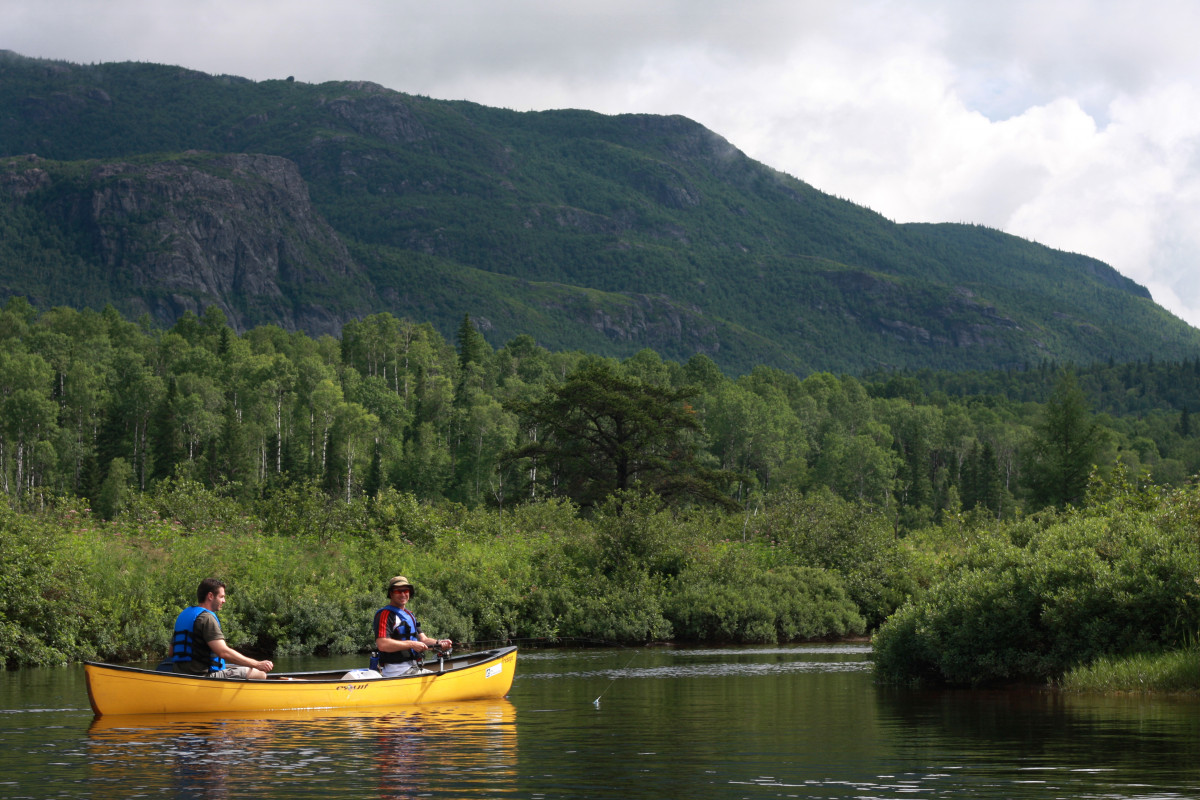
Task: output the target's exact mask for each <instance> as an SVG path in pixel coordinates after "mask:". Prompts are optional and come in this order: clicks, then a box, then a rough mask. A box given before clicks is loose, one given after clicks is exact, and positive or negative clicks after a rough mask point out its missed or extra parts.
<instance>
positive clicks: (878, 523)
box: [755, 490, 916, 628]
mask: <svg viewBox="0 0 1200 800" xmlns="http://www.w3.org/2000/svg"><path fill="white" fill-rule="evenodd" d="M764 517H765V518H764V519H762V520H761V521H756V526H755V534H756V535H757V536H762V537H766V538H768V539H769V540H770V541H772V542H774V543H776V544H778V545H779V546H780V547H783V548H786V549H787V550H788V551H790V552H791V553H792V554H793V555H794V557H795V558H796V560H797V562H798V563H800V564H804V565H807V566H811V567H822V568H825V569H829V570H833V571H835V572H836V573H837V574H838V575H840V576H841V578H842V581H843V585H844V587H845V590H846V592H847V594H848V595H849V597H850V598H851V600H853V602H854V603H855V605H856V606H857V608H858V610H859V612H860V613H861V614H862V615H863V616H864V617H865V618H866V620H867V622H868V624H869V625H870V627H872V628H875V627H877V626H878V625H879V624H880V623H882V622H883V621H884V619H886V618H887V617H888V616H889V615H890V614H891V613H892V612H893V611H895V609H896V608H897V607H898V606H899V605H900V604H901V603H902V602H903V601H904V600H905V599H906V598H907V597H908V595H909V594H911V593H913V592H915V590H916V586H915V584H914V583H913V580H912V576H911V564H910V562H909V560H908V559H907V558H906V554H905V551H904V550H902V549H900V548H899V547H898V546H897V542H896V535H895V532H894V530H893V528H892V526H891V523H890V522H889V520H888V519H887V517H886V516H885V515H884V514H882V513H879V512H871V511H867V510H866V509H864V508H863V507H862V506H861V505H856V504H853V503H850V502H848V501H846V500H843V499H841V498H839V497H837V496H835V495H834V494H832V493H831V492H829V491H828V490H819V491H815V492H812V493H810V494H808V495H801V494H799V493H797V492H795V491H785V492H783V493H781V494H780V495H778V496H776V497H771V498H769V500H768V509H767V512H766V514H765V515H764Z"/></svg>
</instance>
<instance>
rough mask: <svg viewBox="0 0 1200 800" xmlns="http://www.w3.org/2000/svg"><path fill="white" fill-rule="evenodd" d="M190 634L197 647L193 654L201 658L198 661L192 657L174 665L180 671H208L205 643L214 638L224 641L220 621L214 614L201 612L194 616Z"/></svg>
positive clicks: (195, 672) (207, 653) (201, 673)
mask: <svg viewBox="0 0 1200 800" xmlns="http://www.w3.org/2000/svg"><path fill="white" fill-rule="evenodd" d="M192 636H193V637H194V641H195V643H196V647H197V652H196V653H195V656H197V657H199V658H200V659H201V660H199V661H198V660H196V658H193V659H192V660H191V661H185V662H183V663H180V664H176V665H175V667H176V669H178V670H179V671H180V672H188V673H191V674H193V675H203V674H205V673H206V672H208V667H209V663H208V658H209V651H208V648H207V647H206V646H205V643H206V642H211V641H214V640H216V639H221V640H222V641H224V639H225V634H223V633H221V623H219V622H217V618H216V616H214V615H213V614H209V613H202V614H200V616H198V617H196V622H195V624H193V625H192Z"/></svg>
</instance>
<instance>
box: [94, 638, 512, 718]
mask: <svg viewBox="0 0 1200 800" xmlns="http://www.w3.org/2000/svg"><path fill="white" fill-rule="evenodd" d="M516 666H517V649H516V648H515V647H506V648H501V649H498V650H488V651H485V652H482V653H472V654H468V655H465V656H456V657H455V658H451V659H447V660H446V662H445V664H444V666H443V668H442V669H441V671H438V665H437V664H436V663H435V664H433V666H432V669H428V668H427V669H426V671H424V672H422V673H421V674H419V675H413V676H403V677H399V678H376V679H374V680H351V681H347V680H342V679H341V675H340V674H337V673H312V672H310V673H291V674H285V675H278V676H277V675H272V676H271V677H270V678H269V679H268V680H265V681H247V680H222V679H216V678H205V677H203V676H194V675H180V674H177V673H169V672H156V671H154V670H145V669H136V668H133V667H120V666H113V665H110V664H97V663H93V662H88V663H85V664H84V674H85V676H86V679H87V689H88V699H89V701H90V702H91V704H92V711H93V712H94V713H95V714H96V716H106V715H112V714H179V713H197V712H214V711H216V712H234V713H238V712H253V711H278V710H287V709H302V708H370V707H374V706H409V705H419V704H423V703H453V702H459V701H462V700H485V699H497V698H501V697H504V696H505V695H507V694H508V691H509V689H510V688H511V687H512V681H513V676H514V673H515V672H516ZM287 678H290V680H285V679H287Z"/></svg>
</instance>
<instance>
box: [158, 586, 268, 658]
mask: <svg viewBox="0 0 1200 800" xmlns="http://www.w3.org/2000/svg"><path fill="white" fill-rule="evenodd" d="M196 600H198V601H199V605H195V606H192V607H191V608H185V609H184V610H183V612H182V613H181V614H180V615H179V616H178V617H176V618H175V632H174V634H173V635H172V636H171V662H172V664H173V665H174V667H175V671H176V672H187V673H191V674H193V675H207V676H208V677H210V678H243V679H246V678H248V679H251V680H263V679H264V678H266V677H267V673H268V672H270V671H271V670H273V669H275V664H274V663H272V662H270V661H255V660H254V659H252V658H247V657H246V656H244V655H242V654H241V653H239V652H238V651H237V650H234V649H233V648H232V647H230V646H229V645H228V644H226V643H225V634H224V633H222V632H221V621H220V620H219V619H217V612H218V611H220V610H221V606H223V605H225V583H224V581H219V580H217V579H216V578H205V579H204V580H202V581H200V586H199V587H197V588H196ZM227 662H231V663H233V664H235V665H237V666H228V664H227Z"/></svg>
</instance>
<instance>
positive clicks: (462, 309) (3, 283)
mask: <svg viewBox="0 0 1200 800" xmlns="http://www.w3.org/2000/svg"><path fill="white" fill-rule="evenodd" d="M0 109H2V110H0V231H2V232H3V239H2V240H0V296H3V295H25V296H28V297H29V298H30V300H31V302H33V303H34V304H35V305H38V306H41V307H47V306H52V305H58V304H65V305H75V306H80V305H85V304H86V305H92V306H98V305H103V304H104V303H112V304H113V305H114V306H116V307H117V308H118V309H119V310H121V311H122V312H124V313H127V314H131V315H139V314H141V313H149V314H150V315H151V316H152V317H153V318H154V319H155V320H157V321H158V322H160V323H162V324H170V323H172V322H173V321H174V320H175V319H176V318H178V316H179V315H180V314H182V313H184V312H186V311H189V310H190V311H197V310H200V309H203V308H204V307H206V306H208V305H216V306H218V307H220V308H221V309H222V310H223V311H224V312H225V313H226V316H227V318H228V319H229V320H230V322H231V324H233V325H234V326H235V327H237V328H239V329H245V328H248V327H251V326H254V325H258V324H264V323H273V324H277V325H281V326H283V327H285V328H289V329H302V330H305V331H307V332H309V333H310V334H320V333H333V334H336V333H337V332H338V330H339V328H340V325H341V324H342V323H343V322H345V321H347V320H349V319H354V318H358V317H361V316H363V315H366V314H370V313H375V312H380V311H388V312H391V313H393V314H395V315H397V316H407V317H410V318H412V319H415V320H418V321H429V322H432V323H433V324H434V325H435V326H436V327H437V328H438V329H439V330H441V331H442V332H443V333H444V334H446V335H447V336H452V335H453V332H454V331H455V329H456V328H457V326H458V324H459V323H460V322H461V320H462V316H463V314H470V315H471V317H472V319H473V320H474V321H475V322H476V324H477V326H478V327H479V328H480V330H481V332H483V333H484V335H485V336H486V337H487V338H488V339H489V341H491V342H492V343H493V344H500V343H503V342H505V341H508V340H509V339H511V338H512V337H514V336H516V335H519V334H522V333H527V334H531V335H533V336H534V337H535V338H536V339H537V340H538V341H539V342H540V343H541V344H543V345H545V346H546V347H549V348H552V349H583V350H589V351H593V352H599V353H605V354H612V355H629V354H631V353H633V352H636V351H637V350H639V349H642V348H646V347H649V348H653V349H654V350H656V351H658V352H659V353H660V354H662V355H663V356H664V357H667V358H672V359H676V360H685V359H687V358H688V357H690V356H692V355H693V354H696V353H705V354H708V355H709V356H711V357H712V358H713V359H714V360H715V361H716V362H717V363H718V364H719V365H721V366H722V368H724V369H725V370H727V371H729V372H731V373H740V372H744V371H746V370H748V369H750V368H751V367H753V366H754V365H755V364H760V363H761V364H769V365H772V366H776V367H780V368H783V369H787V370H791V371H795V372H799V373H806V372H809V371H811V370H816V369H822V370H832V371H849V372H858V371H862V370H867V369H879V368H891V367H934V368H943V369H965V368H974V369H988V368H998V367H1019V366H1021V365H1024V364H1028V363H1033V362H1039V361H1043V360H1052V361H1072V362H1090V361H1097V360H1107V359H1115V360H1119V361H1127V360H1137V359H1143V358H1150V357H1157V358H1183V357H1192V356H1195V355H1196V354H1197V353H1200V331H1197V330H1195V329H1193V328H1191V327H1189V326H1188V325H1186V324H1185V323H1183V322H1182V321H1180V320H1179V319H1177V318H1175V317H1173V316H1172V315H1170V314H1169V313H1167V312H1166V311H1164V310H1163V309H1162V308H1160V307H1159V306H1157V305H1155V304H1154V302H1153V301H1152V299H1151V298H1150V295H1149V293H1148V292H1147V291H1146V290H1145V289H1144V288H1143V287H1141V286H1138V285H1137V284H1135V283H1134V282H1132V281H1130V280H1128V279H1127V278H1124V277H1123V276H1121V275H1120V274H1119V273H1117V272H1116V271H1115V270H1113V269H1112V268H1111V267H1109V266H1108V265H1106V264H1104V263H1102V262H1100V261H1097V260H1095V259H1090V258H1086V257H1083V256H1079V255H1074V254H1069V253H1063V252H1059V251H1055V250H1052V249H1050V248H1047V247H1044V246H1041V245H1039V244H1036V243H1033V242H1029V241H1026V240H1023V239H1019V238H1017V237H1013V236H1009V235H1006V234H1003V233H1000V232H998V231H995V230H991V229H988V228H984V227H979V226H969V225H950V224H946V225H901V224H895V223H892V222H891V221H889V220H887V219H885V218H884V217H882V216H881V215H879V214H876V213H874V212H872V211H870V210H869V209H866V208H863V207H861V206H858V205H855V204H854V203H851V202H848V201H846V200H842V199H838V198H834V197H831V196H829V195H826V194H824V193H822V192H819V191H817V190H816V189H814V188H813V187H811V186H809V185H807V184H805V183H803V182H802V181H800V180H797V179H796V178H794V177H791V176H789V175H785V174H783V173H781V172H778V171H776V170H774V169H771V168H770V167H768V166H765V165H763V164H761V163H758V162H756V161H754V160H752V159H750V158H748V157H747V156H745V155H744V154H743V153H741V152H740V151H739V150H738V149H737V148H736V147H734V146H733V145H732V144H730V143H729V142H727V141H726V140H724V139H723V138H721V137H720V136H718V135H717V134H715V133H713V132H712V131H709V130H707V129H706V128H704V127H703V126H701V125H699V124H697V123H695V122H692V121H691V120H688V119H685V118H682V117H664V116H652V115H632V114H631V115H618V116H605V115H601V114H597V113H593V112H588V111H576V110H564V111H548V112H525V113H519V112H515V111H510V110H504V109H496V108H488V107H485V106H481V105H477V104H473V103H468V102H448V101H440V100H433V99H430V98H426V97H417V96H412V95H406V94H402V93H400V92H396V91H392V90H389V89H385V88H383V87H381V86H378V85H375V84H371V83H347V82H338V83H326V84H320V85H311V84H304V83H301V82H296V81H293V80H291V79H290V78H289V79H286V80H269V81H261V82H254V81H250V80H247V79H244V78H238V77H232V76H213V75H207V74H203V73H199V72H195V71H191V70H186V69H181V68H178V67H169V66H162V65H155V64H138V63H119V64H98V65H91V66H83V65H77V64H70V63H65V62H57V61H45V60H38V59H28V58H24V57H21V56H18V55H15V54H12V53H0Z"/></svg>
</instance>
